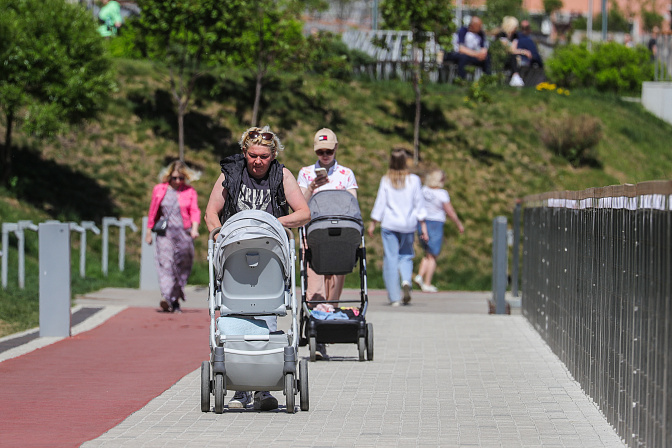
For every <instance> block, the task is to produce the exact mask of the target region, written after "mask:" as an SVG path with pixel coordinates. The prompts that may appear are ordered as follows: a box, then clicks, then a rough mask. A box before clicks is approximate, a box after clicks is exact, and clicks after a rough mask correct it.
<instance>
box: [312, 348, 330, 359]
mask: <svg viewBox="0 0 672 448" xmlns="http://www.w3.org/2000/svg"><path fill="white" fill-rule="evenodd" d="M315 359H329V356H328V355H327V346H326V345H324V344H316V345H315Z"/></svg>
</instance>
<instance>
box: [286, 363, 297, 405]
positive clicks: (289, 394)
mask: <svg viewBox="0 0 672 448" xmlns="http://www.w3.org/2000/svg"><path fill="white" fill-rule="evenodd" d="M294 398H295V395H294V374H293V373H288V374H286V375H285V403H286V404H287V406H286V408H287V413H288V414H293V413H295V412H296V410H295V409H294Z"/></svg>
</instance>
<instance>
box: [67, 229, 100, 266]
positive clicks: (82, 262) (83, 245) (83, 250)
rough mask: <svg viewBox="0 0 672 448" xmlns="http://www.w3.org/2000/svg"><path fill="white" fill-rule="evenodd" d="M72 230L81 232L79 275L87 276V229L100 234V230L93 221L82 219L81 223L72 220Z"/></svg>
mask: <svg viewBox="0 0 672 448" xmlns="http://www.w3.org/2000/svg"><path fill="white" fill-rule="evenodd" d="M69 224H70V231H75V232H79V234H80V237H79V276H80V277H81V278H84V277H86V231H87V230H91V231H92V232H93V233H95V234H96V235H100V230H99V229H98V227H96V224H95V223H94V222H93V221H82V223H81V224H77V223H76V222H70V223H69Z"/></svg>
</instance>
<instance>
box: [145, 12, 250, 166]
mask: <svg viewBox="0 0 672 448" xmlns="http://www.w3.org/2000/svg"><path fill="white" fill-rule="evenodd" d="M246 4H247V2H245V1H244V0H226V1H221V0H144V1H143V2H142V8H143V9H142V15H141V18H140V21H139V23H138V28H139V29H140V30H141V31H140V32H141V34H142V35H143V36H146V46H147V49H146V51H147V54H148V56H149V57H150V58H151V59H153V60H154V61H157V62H160V63H163V64H166V65H167V66H168V68H169V71H170V78H169V80H168V82H169V85H170V91H171V94H172V96H173V101H174V102H175V104H176V106H177V120H178V145H179V152H180V154H179V157H180V160H184V116H185V115H186V113H187V112H188V110H189V107H190V106H191V100H192V93H193V91H194V87H195V83H196V80H197V79H198V78H199V77H200V76H202V74H203V73H204V69H205V68H206V67H207V66H209V65H214V64H216V63H217V62H220V61H225V60H227V57H228V55H229V50H230V49H231V47H232V43H233V41H234V39H235V38H236V37H237V36H240V34H241V30H242V29H243V28H244V27H245V24H246V22H247V21H248V20H250V17H248V16H246V15H245V14H244V12H246V11H247V10H248V9H249V8H246Z"/></svg>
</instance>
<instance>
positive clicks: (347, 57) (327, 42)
mask: <svg viewBox="0 0 672 448" xmlns="http://www.w3.org/2000/svg"><path fill="white" fill-rule="evenodd" d="M308 48H309V51H308V55H307V61H308V64H307V65H308V70H309V71H312V72H314V73H320V74H323V75H325V76H326V77H329V78H336V79H339V80H344V81H347V80H349V79H350V78H351V77H352V73H353V67H356V66H360V65H366V64H369V63H373V62H375V59H373V58H371V57H369V56H368V55H367V54H366V53H364V52H361V51H357V50H350V49H349V48H348V47H347V45H345V43H344V42H343V41H342V40H341V38H340V36H338V35H336V34H334V33H330V32H324V31H322V32H319V33H318V34H316V35H311V36H310V37H309V38H308Z"/></svg>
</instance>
